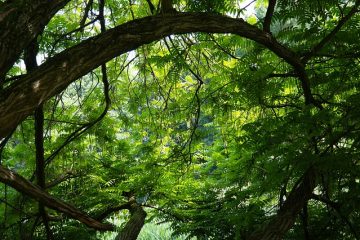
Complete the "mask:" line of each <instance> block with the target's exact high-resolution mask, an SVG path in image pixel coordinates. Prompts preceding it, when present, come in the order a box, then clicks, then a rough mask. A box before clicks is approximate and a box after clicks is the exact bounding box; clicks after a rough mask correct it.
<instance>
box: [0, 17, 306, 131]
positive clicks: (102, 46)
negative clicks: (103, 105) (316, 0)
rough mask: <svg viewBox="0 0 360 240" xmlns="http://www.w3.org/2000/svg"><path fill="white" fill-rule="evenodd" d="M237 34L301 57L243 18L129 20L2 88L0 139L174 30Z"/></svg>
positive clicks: (290, 57)
mask: <svg viewBox="0 0 360 240" xmlns="http://www.w3.org/2000/svg"><path fill="white" fill-rule="evenodd" d="M191 32H208V33H232V34H236V35H239V36H242V37H245V38H248V39H251V40H253V41H255V42H257V43H259V44H262V45H264V46H265V47H267V48H268V49H269V50H271V51H273V52H274V53H275V54H276V55H278V56H279V57H281V58H283V59H284V60H285V61H286V62H288V63H289V64H290V65H292V66H293V67H294V68H295V69H300V70H302V69H303V64H302V63H301V61H300V59H299V57H297V55H296V54H295V53H294V52H293V51H291V50H290V49H288V48H287V47H285V46H283V45H281V44H280V43H279V42H277V41H276V40H275V38H273V37H272V36H271V35H270V34H268V33H266V32H264V31H262V30H260V29H258V28H257V27H254V26H252V25H250V24H248V23H246V22H245V21H243V20H242V19H234V18H229V17H226V16H220V15H214V14H207V13H176V14H172V15H161V16H151V17H145V18H142V19H137V20H133V21H130V22H128V23H125V24H122V25H120V26H118V27H116V28H113V29H110V30H108V31H106V32H105V33H102V34H99V35H98V36H96V37H93V38H90V39H88V40H85V41H83V42H82V43H80V44H78V45H76V46H74V47H71V48H69V49H67V50H65V51H63V52H61V53H59V54H57V55H56V56H54V57H53V58H51V59H49V60H48V61H46V62H45V63H44V64H42V65H41V66H39V67H38V68H37V69H36V70H35V71H33V72H32V73H30V74H27V75H26V76H24V77H22V78H20V79H18V80H17V81H14V82H13V83H12V84H11V85H10V86H8V87H7V88H5V89H4V90H3V91H1V92H0V126H1V129H0V137H6V136H7V135H8V134H9V133H10V132H11V131H12V130H13V129H14V128H15V127H16V126H17V125H18V124H19V123H20V122H21V121H22V120H23V119H24V118H25V117H26V116H28V115H30V114H31V113H32V112H33V111H34V110H35V108H36V107H37V106H39V105H40V104H41V103H43V102H44V101H46V100H48V99H49V98H51V97H52V96H54V95H56V94H58V93H60V92H61V91H63V90H64V89H65V88H66V87H67V86H68V85H69V84H70V83H72V82H73V81H75V80H76V79H78V78H79V77H81V76H83V75H85V74H86V73H88V72H89V71H91V70H92V69H94V68H96V67H98V66H100V65H101V64H103V63H105V62H107V61H109V60H110V59H112V58H114V57H116V56H118V55H120V54H122V53H125V52H128V51H131V50H134V49H136V48H138V47H139V46H141V45H144V44H148V43H151V42H153V41H156V40H159V39H162V38H164V37H165V36H168V35H171V34H185V33H191Z"/></svg>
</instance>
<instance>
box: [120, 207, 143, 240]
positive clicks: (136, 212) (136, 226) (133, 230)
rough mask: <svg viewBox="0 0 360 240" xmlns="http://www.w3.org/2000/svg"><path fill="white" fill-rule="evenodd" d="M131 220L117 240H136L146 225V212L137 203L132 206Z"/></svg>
mask: <svg viewBox="0 0 360 240" xmlns="http://www.w3.org/2000/svg"><path fill="white" fill-rule="evenodd" d="M130 214H131V217H130V220H129V221H128V222H127V223H126V225H125V227H124V228H123V229H122V230H121V232H120V233H119V234H118V235H117V236H116V238H115V240H136V239H137V237H138V235H139V233H140V231H141V229H142V227H143V226H144V223H145V218H146V212H145V211H144V209H143V208H142V207H141V206H139V205H138V204H137V203H136V202H135V201H134V202H133V203H132V204H131V206H130Z"/></svg>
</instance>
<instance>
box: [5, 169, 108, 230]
mask: <svg viewBox="0 0 360 240" xmlns="http://www.w3.org/2000/svg"><path fill="white" fill-rule="evenodd" d="M0 181H1V182H3V183H5V184H7V185H9V186H10V187H12V188H14V189H16V190H18V191H19V192H21V193H24V194H26V195H28V196H29V197H32V198H34V199H36V200H37V201H39V202H40V203H42V204H44V205H45V206H47V207H49V208H51V209H54V210H56V211H59V212H62V213H65V214H66V215H68V216H69V217H71V218H73V219H76V220H78V221H80V222H82V223H84V224H85V225H87V226H88V227H90V228H94V229H97V230H113V229H114V227H113V226H112V225H110V224H103V223H101V222H99V221H97V220H95V219H93V218H91V217H90V216H88V215H87V214H86V213H84V212H82V211H81V210H79V209H77V208H75V207H73V206H71V205H69V204H67V203H65V202H63V201H61V200H59V199H57V198H55V197H52V196H50V195H49V194H48V193H46V192H45V191H43V190H42V189H41V188H39V187H38V186H36V185H34V184H32V183H31V182H29V181H28V180H26V179H25V178H23V177H22V176H20V175H18V174H17V173H15V172H13V171H11V170H9V169H7V168H5V167H3V166H0Z"/></svg>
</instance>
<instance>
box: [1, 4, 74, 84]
mask: <svg viewBox="0 0 360 240" xmlns="http://www.w3.org/2000/svg"><path fill="white" fill-rule="evenodd" d="M69 1H70V0H52V1H48V0H26V1H24V0H12V1H6V2H5V3H0V56H1V57H0V86H1V80H2V79H3V78H4V76H5V74H6V73H7V72H8V71H9V69H10V68H11V67H12V66H13V64H14V63H15V61H16V60H17V59H18V58H19V56H20V54H21V52H22V51H23V50H24V49H25V48H26V47H27V46H28V45H29V44H30V42H31V41H33V40H34V39H35V38H36V37H37V36H38V34H39V33H40V32H41V31H42V30H43V29H44V27H45V26H46V24H47V23H48V22H49V20H50V19H51V18H52V17H53V16H54V15H55V13H56V12H57V11H58V10H60V9H62V8H63V7H64V6H65V5H66V4H67V3H68V2H69Z"/></svg>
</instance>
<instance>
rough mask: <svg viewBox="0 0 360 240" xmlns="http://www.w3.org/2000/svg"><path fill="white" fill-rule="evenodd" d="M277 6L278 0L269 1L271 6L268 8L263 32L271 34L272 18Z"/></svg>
mask: <svg viewBox="0 0 360 240" xmlns="http://www.w3.org/2000/svg"><path fill="white" fill-rule="evenodd" d="M275 5H276V0H269V6H268V8H267V11H266V15H265V19H264V24H263V30H264V31H265V32H268V33H270V25H271V18H272V16H273V14H274V9H275Z"/></svg>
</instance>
